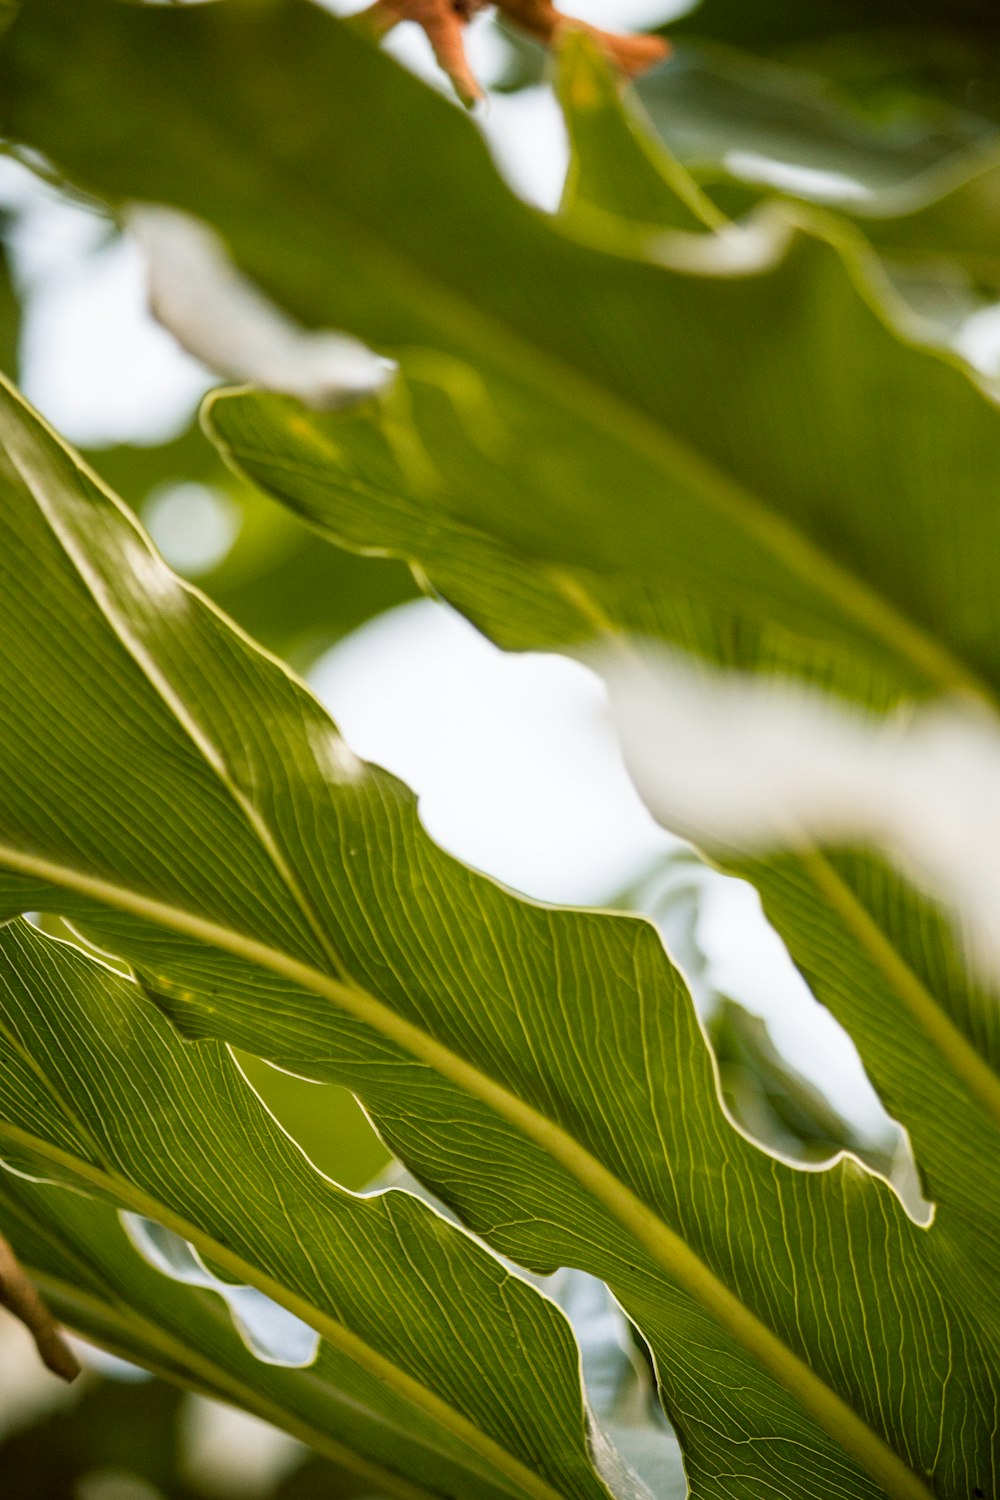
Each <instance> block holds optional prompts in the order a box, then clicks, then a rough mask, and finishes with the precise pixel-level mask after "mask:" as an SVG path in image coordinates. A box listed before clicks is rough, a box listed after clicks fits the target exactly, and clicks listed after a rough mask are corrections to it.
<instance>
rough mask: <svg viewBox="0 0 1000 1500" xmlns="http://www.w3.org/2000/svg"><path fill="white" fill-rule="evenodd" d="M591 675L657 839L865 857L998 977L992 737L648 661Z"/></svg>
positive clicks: (804, 691) (917, 716) (983, 723)
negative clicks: (940, 918)
mask: <svg viewBox="0 0 1000 1500" xmlns="http://www.w3.org/2000/svg"><path fill="white" fill-rule="evenodd" d="M601 665H602V667H603V669H604V675H605V678H606V680H607V682H608V685H609V690H610V695H611V705H612V715H613V718H614V721H615V724H616V726H617V728H618V732H619V735H620V738H621V743H622V748H623V751H624V754H625V758H626V761H627V763H628V766H629V770H630V771H631V774H632V777H633V779H634V781H635V783H636V786H637V787H638V789H639V792H640V794H641V795H642V798H643V800H644V801H645V803H646V805H647V806H648V807H649V808H650V810H651V811H652V812H653V814H654V815H655V816H656V818H657V819H658V820H659V821H660V822H661V823H662V824H663V825H664V826H665V827H668V828H671V829H673V830H675V831H676V832H678V833H681V834H685V835H687V836H688V837H691V838H694V839H695V840H697V841H699V842H702V843H707V844H708V846H709V847H710V848H715V849H718V850H727V849H728V850H733V851H736V852H742V853H766V852H768V851H770V850H774V849H782V848H794V847H795V846H796V844H800V843H813V842H825V843H831V842H833V843H840V844H850V843H855V844H857V843H864V844H868V845H870V846H872V847H874V848H875V849H877V850H879V851H880V852H881V853H882V854H884V855H885V856H886V857H887V858H888V859H889V861H890V862H891V863H894V864H895V865H897V866H898V867H900V868H902V869H903V871H904V872H905V873H906V874H907V875H909V876H910V878H911V879H913V880H914V882H915V883H916V884H917V885H918V886H920V887H921V889H923V890H924V891H925V893H927V894H928V895H930V896H931V897H933V898H935V899H937V900H940V901H941V902H943V903H944V904H945V905H946V906H947V907H949V908H950V909H951V911H952V913H953V914H954V916H955V917H956V919H957V924H958V929H959V934H960V937H961V938H963V939H964V940H966V941H967V942H968V944H969V947H970V953H971V956H972V957H973V958H974V959H975V960H976V962H977V963H978V966H979V968H980V970H981V971H982V972H983V973H984V974H986V975H987V976H989V977H992V978H994V979H997V978H1000V722H997V721H996V720H994V719H993V718H992V717H991V716H987V715H986V713H985V712H983V713H974V712H973V711H971V710H968V709H963V708H960V707H959V706H957V705H951V706H949V705H932V706H930V707H912V708H910V709H907V710H900V711H899V712H897V713H895V714H893V715H891V716H889V717H887V718H885V719H877V718H874V717H872V716H870V715H866V714H863V713H861V712H859V711H857V710H854V709H852V708H850V707H849V706H848V705H845V704H842V703H840V702H839V701H837V700H835V699H831V698H824V697H823V696H822V695H821V694H820V693H818V692H816V691H815V690H811V689H809V688H807V687H805V686H800V685H797V684H795V683H791V682H769V681H765V680H762V679H759V678H750V677H741V676H738V675H732V674H729V675H727V674H723V673H719V672H717V671H713V670H712V669H710V668H708V667H705V666H703V665H699V666H696V665H695V664H693V663H691V662H688V661H685V660H684V659H682V658H680V657H678V656H677V655H675V654H673V653H670V652H666V651H663V650H661V649H658V648H656V647H653V646H647V647H640V646H638V645H637V646H636V649H635V652H634V654H633V656H632V658H631V659H624V658H622V657H621V656H620V655H617V656H615V657H614V658H613V659H611V658H608V659H605V660H604V661H603V662H602V663H601Z"/></svg>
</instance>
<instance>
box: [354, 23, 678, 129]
mask: <svg viewBox="0 0 1000 1500" xmlns="http://www.w3.org/2000/svg"><path fill="white" fill-rule="evenodd" d="M488 5H489V0H375V3H374V4H373V5H370V6H369V7H368V9H367V10H364V11H362V12H361V13H360V15H357V16H355V17H354V22H355V24H356V25H358V26H359V27H360V28H361V29H363V30H365V31H367V32H368V33H369V35H371V36H374V37H376V38H379V39H381V38H382V37H383V36H385V35H386V34H387V33H388V32H390V31H391V30H392V28H393V27H394V26H397V25H398V24H399V23H400V21H415V22H416V23H417V25H418V26H421V27H422V28H423V30H424V31H425V32H426V33H427V36H428V39H429V41H430V44H431V46H432V47H433V49H434V56H435V57H436V58H437V60H438V63H439V64H440V66H441V67H442V69H443V70H444V72H445V73H447V75H448V77H449V78H450V79H451V81H452V83H453V84H454V87H455V92H456V93H457V94H458V96H459V98H460V99H461V100H462V101H463V103H465V104H472V103H474V102H475V101H476V100H477V99H479V98H481V97H482V89H481V88H480V87H479V83H478V81H477V79H476V77H475V74H474V73H473V72H472V69H471V68H470V66H469V60H468V58H467V57H466V55H465V38H464V31H465V27H466V26H467V25H468V23H469V22H470V21H471V20H472V18H473V16H475V15H477V14H478V13H479V12H480V11H482V10H486V9H487V7H488ZM496 8H497V10H498V11H499V12H500V14H501V15H502V16H503V17H504V18H505V20H508V21H510V22H512V24H513V25H515V26H517V27H519V28H520V29H521V30H522V31H524V32H527V34H528V35H529V36H531V37H534V39H535V40H536V41H538V42H542V43H543V44H544V45H545V46H549V45H550V44H551V43H552V42H554V41H555V40H556V38H557V37H558V34H559V32H560V31H561V30H562V29H563V28H564V27H566V26H575V27H578V28H579V29H580V30H583V31H587V32H589V33H590V35H591V36H593V37H594V38H595V39H596V40H597V41H598V42H599V43H600V44H601V46H602V47H603V48H604V50H605V52H607V54H608V56H609V57H611V58H612V59H613V60H614V61H615V62H616V63H617V64H618V66H619V67H620V68H622V69H623V71H624V72H626V73H628V74H629V75H631V74H634V73H641V72H643V71H644V69H646V68H651V67H652V66H653V64H654V63H658V62H659V61H660V60H661V59H662V58H664V57H666V56H667V54H668V53H669V51H670V45H669V43H668V42H666V41H664V40H663V38H662V37H658V36H648V35H647V36H623V35H618V34H616V33H614V32H609V31H601V30H600V29H599V28H598V27H596V26H591V25H589V24H588V23H587V22H585V21H577V20H575V19H574V18H573V17H571V16H564V15H563V14H562V13H561V12H560V11H558V10H556V8H555V5H554V4H553V3H552V0H496Z"/></svg>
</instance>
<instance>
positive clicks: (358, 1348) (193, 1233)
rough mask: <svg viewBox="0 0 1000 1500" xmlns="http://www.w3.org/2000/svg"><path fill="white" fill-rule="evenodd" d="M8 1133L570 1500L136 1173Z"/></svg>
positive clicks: (523, 1487)
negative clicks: (134, 1177) (150, 1189)
mask: <svg viewBox="0 0 1000 1500" xmlns="http://www.w3.org/2000/svg"><path fill="white" fill-rule="evenodd" d="M0 1139H6V1140H8V1141H10V1142H11V1143H12V1144H14V1145H17V1146H19V1147H20V1148H21V1149H22V1150H25V1151H30V1152H32V1153H33V1154H34V1155H35V1156H37V1157H39V1158H40V1159H42V1160H44V1161H47V1162H50V1163H51V1164H52V1165H53V1166H54V1167H59V1168H61V1169H62V1170H64V1171H68V1172H70V1173H72V1174H73V1175H74V1176H75V1177H77V1178H79V1179H81V1180H83V1181H84V1182H87V1183H89V1184H90V1185H91V1186H92V1187H93V1188H94V1189H95V1190H96V1191H98V1192H101V1193H106V1194H108V1195H109V1196H111V1197H112V1198H116V1199H117V1200H118V1201H119V1202H122V1203H125V1204H127V1205H128V1207H129V1208H130V1209H131V1210H132V1211H133V1212H135V1213H138V1214H142V1215H143V1216H144V1217H145V1218H149V1219H153V1220H155V1222H156V1223H158V1224H161V1225H162V1226H163V1228H164V1229H169V1230H172V1232H173V1233H174V1234H176V1235H179V1236H180V1238H181V1239H183V1240H186V1241H187V1242H188V1243H189V1244H191V1245H193V1246H194V1248H195V1249H196V1250H197V1251H198V1252H199V1254H200V1255H202V1256H203V1257H205V1258H207V1259H208V1260H209V1261H210V1262H211V1263H213V1264H215V1265H218V1266H219V1267H220V1268H221V1269H222V1270H224V1271H226V1272H228V1273H229V1274H231V1275H232V1276H233V1277H235V1278H236V1280H237V1281H238V1282H239V1283H241V1284H243V1285H247V1286H253V1287H256V1289H257V1290H258V1291H260V1292H262V1293H263V1294H264V1295H265V1296H266V1297H269V1298H270V1299H271V1301H272V1302H277V1303H278V1304H279V1305H280V1306H281V1307H284V1308H286V1309H287V1311H288V1312H290V1313H292V1314H294V1316H295V1317H297V1318H299V1319H301V1321H302V1322H304V1323H306V1324H308V1326H309V1327H310V1328H313V1329H314V1330H315V1331H316V1332H317V1333H318V1334H320V1335H321V1336H322V1337H323V1338H324V1339H326V1340H327V1341H328V1342H329V1343H330V1344H331V1345H333V1347H334V1348H336V1349H339V1350H340V1351H341V1353H343V1354H345V1355H346V1356H347V1357H348V1358H349V1359H351V1360H353V1361H354V1362H355V1364H357V1365H359V1366H361V1368H362V1369H365V1370H367V1371H368V1372H369V1373H370V1374H372V1375H374V1376H375V1377H376V1378H377V1379H379V1380H381V1381H383V1382H384V1384H385V1385H386V1386H387V1387H388V1388H389V1389H390V1390H393V1391H395V1392H396V1393H397V1394H398V1395H400V1396H402V1397H403V1399H404V1400H406V1401H409V1402H410V1403H412V1404H413V1405H414V1406H416V1407H417V1408H418V1409H420V1410H422V1411H425V1412H426V1413H427V1414H428V1416H430V1417H432V1418H433V1420H434V1421H435V1422H437V1423H438V1424H439V1425H440V1426H442V1427H444V1428H445V1429H446V1430H447V1431H450V1432H452V1433H453V1434H454V1435H455V1436H456V1437H457V1438H459V1439H460V1441H462V1442H463V1443H465V1444H466V1445H467V1446H468V1447H469V1448H470V1449H472V1451H473V1452H475V1453H478V1454H479V1455H480V1457H482V1458H483V1459H485V1460H486V1461H487V1462H488V1463H489V1464H490V1465H491V1466H492V1467H494V1468H495V1469H496V1470H497V1472H498V1474H502V1475H504V1476H505V1477H506V1478H507V1479H509V1480H512V1481H513V1483H514V1484H515V1486H516V1487H517V1489H518V1491H520V1492H521V1494H523V1495H528V1496H531V1497H532V1500H564V1496H562V1495H561V1494H560V1492H559V1490H557V1489H556V1488H554V1486H552V1485H551V1484H549V1483H548V1481H547V1480H545V1479H542V1478H540V1476H539V1475H538V1474H536V1473H534V1472H533V1471H532V1470H531V1469H529V1468H528V1467H527V1466H526V1465H525V1464H522V1463H521V1461H520V1459H517V1458H515V1457H514V1455H513V1454H511V1453H510V1452H508V1450H507V1449H506V1448H504V1447H502V1446H501V1445H500V1444H499V1443H497V1442H496V1441H495V1440H494V1439H493V1438H491V1437H489V1436H488V1435H487V1434H486V1433H484V1432H483V1431H482V1430H481V1429H480V1428H479V1427H477V1426H476V1425H475V1423H474V1422H472V1421H470V1419H469V1418H468V1417H465V1416H463V1415H462V1413H461V1412H459V1411H457V1410H456V1409H455V1408H454V1407H453V1406H451V1405H450V1404H449V1403H448V1402H447V1401H445V1400H444V1399H443V1398H442V1397H441V1396H438V1395H436V1394H435V1392H433V1391H432V1390H430V1389H429V1388H428V1387H427V1386H425V1385H423V1384H422V1383H421V1382H420V1381H419V1380H417V1379H416V1378H415V1377H414V1376H412V1375H408V1374H407V1373H406V1371H405V1370H402V1369H401V1368H400V1367H399V1366H398V1365H396V1364H394V1363H393V1362H392V1360H390V1359H388V1358H387V1357H386V1356H385V1355H384V1354H381V1353H379V1351H378V1350H377V1349H375V1348H374V1347H373V1346H372V1345H370V1344H368V1343H366V1342H365V1340H364V1339H362V1338H361V1337H360V1336H359V1335H358V1334H356V1333H353V1332H352V1331H351V1330H350V1329H349V1328H347V1327H346V1325H345V1324H343V1323H340V1322H338V1321H337V1319H336V1318H333V1317H332V1316H331V1315H330V1314H329V1313H325V1312H323V1311H322V1310H321V1309H319V1308H317V1307H315V1306H313V1304H312V1303H311V1302H309V1301H308V1300H307V1299H306V1298H305V1297H302V1296H299V1294H298V1293H296V1292H291V1291H289V1289H288V1288H287V1287H286V1286H284V1285H283V1284H282V1283H281V1282H279V1281H275V1280H274V1279H273V1278H272V1277H270V1276H268V1275H266V1274H265V1273H264V1272H262V1271H260V1270H259V1268H258V1267H257V1266H255V1265H254V1264H253V1263H252V1262H250V1261H247V1260H245V1259H244V1258H243V1257H242V1256H241V1255H239V1254H238V1253H237V1252H235V1251H233V1250H231V1249H230V1248H229V1247H228V1246H227V1245H224V1244H222V1243H221V1242H220V1241H218V1240H216V1239H215V1238H214V1237H213V1236H212V1235H209V1234H206V1233H205V1231H204V1230H202V1229H201V1228H200V1227H199V1225H197V1224H195V1223H194V1222H192V1221H191V1220H188V1219H186V1218H185V1217H184V1216H183V1215H182V1214H179V1213H177V1212H175V1210H174V1209H172V1208H170V1207H168V1206H167V1205H166V1204H164V1203H162V1202H161V1201H160V1200H159V1199H158V1198H156V1197H154V1196H153V1195H152V1194H151V1193H147V1192H146V1191H145V1190H144V1189H143V1188H140V1187H137V1185H136V1184H135V1183H134V1182H131V1181H130V1180H129V1179H128V1178H126V1177H122V1176H120V1175H119V1173H117V1172H115V1171H111V1170H108V1169H105V1168H103V1167H99V1166H96V1165H94V1164H93V1163H91V1162H86V1161H84V1160H82V1158H80V1157H77V1156H74V1155H73V1154H72V1153H71V1152H68V1151H64V1150H62V1149H61V1148H60V1147H58V1146H54V1145H53V1144H52V1143H51V1142H49V1141H46V1140H43V1139H42V1138H40V1137H38V1136H35V1135H33V1134H32V1133H31V1132H30V1131H27V1130H24V1129H22V1128H21V1127H20V1126H18V1125H14V1124H13V1123H11V1122H10V1121H8V1120H3V1119H0Z"/></svg>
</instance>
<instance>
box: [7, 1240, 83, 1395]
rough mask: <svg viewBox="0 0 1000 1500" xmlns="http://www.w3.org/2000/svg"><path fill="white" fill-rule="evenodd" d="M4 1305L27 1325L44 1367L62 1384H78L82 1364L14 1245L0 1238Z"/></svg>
mask: <svg viewBox="0 0 1000 1500" xmlns="http://www.w3.org/2000/svg"><path fill="white" fill-rule="evenodd" d="M0 1305H2V1306H3V1307H6V1308H7V1309H8V1311H10V1312H12V1313H13V1314H14V1317H15V1318H17V1319H18V1320H19V1321H20V1322H21V1323H23V1324H24V1326H25V1328H27V1330H28V1332H29V1333H30V1334H31V1336H32V1338H33V1339H34V1341H35V1347H36V1348H37V1350H38V1353H39V1356H40V1358H41V1360H42V1363H43V1364H44V1365H45V1366H46V1367H47V1368H48V1369H50V1370H51V1371H52V1373H53V1375H58V1376H59V1378H60V1379H61V1380H75V1379H76V1377H77V1376H78V1375H79V1373H80V1364H79V1361H78V1360H77V1358H76V1355H75V1354H74V1353H73V1351H72V1349H71V1348H70V1347H69V1344H68V1343H67V1342H66V1340H65V1338H64V1337H63V1335H62V1333H61V1332H60V1330H59V1327H58V1324H57V1323H56V1320H55V1318H53V1316H52V1314H51V1313H50V1312H49V1310H48V1308H47V1307H46V1306H45V1303H44V1302H43V1301H42V1299H41V1297H40V1296H39V1295H38V1293H37V1291H36V1290H35V1288H34V1286H33V1285H32V1284H31V1282H30V1281H29V1280H28V1278H27V1276H26V1275H25V1273H24V1271H23V1270H22V1269H21V1267H20V1265H19V1264H18V1260H17V1257H16V1255H15V1254H14V1252H13V1250H12V1249H11V1248H10V1245H9V1244H8V1243H7V1241H6V1240H5V1239H4V1237H3V1235H0Z"/></svg>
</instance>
